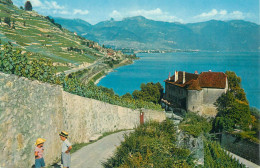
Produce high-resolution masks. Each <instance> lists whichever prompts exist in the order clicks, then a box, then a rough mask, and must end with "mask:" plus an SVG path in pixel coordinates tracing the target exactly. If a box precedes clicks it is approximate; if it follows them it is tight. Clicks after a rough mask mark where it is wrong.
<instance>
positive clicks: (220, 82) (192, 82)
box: [164, 71, 227, 90]
mask: <svg viewBox="0 0 260 168" xmlns="http://www.w3.org/2000/svg"><path fill="white" fill-rule="evenodd" d="M183 74H184V72H182V71H179V72H177V73H175V75H178V79H177V81H175V75H173V76H171V77H170V80H169V79H166V80H165V81H164V82H166V83H169V84H173V85H176V86H179V87H183V88H186V89H187V90H201V89H202V88H217V89H224V88H225V87H226V80H227V75H226V74H225V73H223V72H202V73H200V74H193V73H187V72H185V82H184V83H183V77H184V75H183Z"/></svg>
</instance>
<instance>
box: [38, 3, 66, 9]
mask: <svg viewBox="0 0 260 168" xmlns="http://www.w3.org/2000/svg"><path fill="white" fill-rule="evenodd" d="M42 8H45V9H56V10H62V9H65V7H64V6H61V5H58V3H57V2H56V1H50V2H49V1H44V5H43V6H42Z"/></svg>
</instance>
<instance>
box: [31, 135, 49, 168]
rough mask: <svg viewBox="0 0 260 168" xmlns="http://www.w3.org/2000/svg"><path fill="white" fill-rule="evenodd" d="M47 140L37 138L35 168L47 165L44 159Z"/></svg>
mask: <svg viewBox="0 0 260 168" xmlns="http://www.w3.org/2000/svg"><path fill="white" fill-rule="evenodd" d="M45 141H46V140H45V139H43V138H38V139H37V140H36V143H35V145H36V147H35V150H34V156H35V168H41V167H44V166H45V162H44V159H43V151H44V148H43V144H44V142H45Z"/></svg>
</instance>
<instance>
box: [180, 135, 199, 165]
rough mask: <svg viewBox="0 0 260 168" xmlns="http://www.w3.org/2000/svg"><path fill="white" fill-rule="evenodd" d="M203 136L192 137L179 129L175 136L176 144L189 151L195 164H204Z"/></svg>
mask: <svg viewBox="0 0 260 168" xmlns="http://www.w3.org/2000/svg"><path fill="white" fill-rule="evenodd" d="M202 138H203V137H202V136H199V137H194V136H192V135H189V134H185V133H184V132H182V131H180V132H179V133H178V136H177V145H178V146H180V147H183V148H186V149H189V150H190V151H191V155H192V156H193V157H194V159H195V160H196V162H195V163H196V165H204V143H203V139H202Z"/></svg>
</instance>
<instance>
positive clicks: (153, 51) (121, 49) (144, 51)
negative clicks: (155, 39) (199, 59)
mask: <svg viewBox="0 0 260 168" xmlns="http://www.w3.org/2000/svg"><path fill="white" fill-rule="evenodd" d="M107 47H109V48H112V49H114V50H117V51H121V52H123V53H133V54H137V53H173V52H200V50H198V49H197V50H196V49H195V50H194V49H186V50H183V49H168V50H167V49H166V50H163V49H160V50H155V49H154V50H149V49H147V50H141V49H138V50H137V49H134V48H117V47H114V46H110V45H107Z"/></svg>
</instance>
